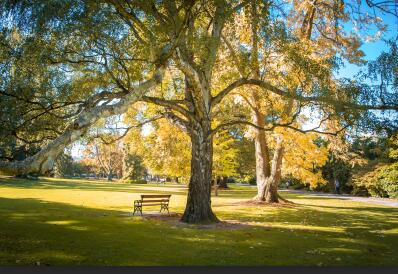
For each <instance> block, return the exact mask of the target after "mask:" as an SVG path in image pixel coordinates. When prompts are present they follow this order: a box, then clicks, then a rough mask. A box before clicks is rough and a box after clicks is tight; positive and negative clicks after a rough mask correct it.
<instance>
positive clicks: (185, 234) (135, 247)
mask: <svg viewBox="0 0 398 274" xmlns="http://www.w3.org/2000/svg"><path fill="white" fill-rule="evenodd" d="M254 192H255V190H254V189H253V188H250V187H236V186H232V188H231V190H223V191H220V193H219V196H218V197H214V198H213V202H212V204H213V209H214V211H215V213H216V214H217V216H218V217H219V218H220V219H221V220H222V221H225V223H223V224H220V225H217V226H214V225H212V226H193V225H186V224H181V223H179V222H178V221H176V220H173V218H170V219H171V221H170V220H166V221H165V220H157V219H155V218H142V217H132V216H131V210H132V204H133V200H134V199H136V198H138V197H139V194H149V193H169V194H172V197H171V202H170V209H171V212H176V213H182V212H183V209H184V206H185V200H186V188H185V187H183V186H178V185H169V186H167V185H166V186H156V185H151V184H149V185H128V184H122V183H116V182H111V183H108V182H99V181H85V180H66V179H49V178H41V179H40V180H39V181H27V180H15V179H5V178H0V220H1V221H0V265H32V264H35V263H37V262H40V264H41V265H46V264H48V265H325V266H326V265H328V266H330V265H333V266H334V265H362V266H368V265H388V266H391V265H398V209H397V208H392V207H384V206H379V205H374V204H365V203H359V202H353V201H347V200H339V199H326V198H321V197H317V198H314V197H309V196H306V195H301V194H300V195H298V194H289V193H284V194H283V196H284V197H285V198H287V199H289V200H291V201H293V202H294V203H295V205H293V206H292V207H275V206H258V205H247V204H242V203H240V202H242V201H245V200H247V199H248V198H251V197H252V196H254ZM156 209H157V208H154V209H146V210H145V208H144V213H145V211H148V210H149V211H154V210H156Z"/></svg>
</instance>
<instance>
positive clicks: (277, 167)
mask: <svg viewBox="0 0 398 274" xmlns="http://www.w3.org/2000/svg"><path fill="white" fill-rule="evenodd" d="M283 151H284V147H283V141H282V139H281V138H278V139H277V144H276V148H275V152H274V157H273V159H272V168H271V175H270V176H269V177H268V180H267V186H266V188H265V201H266V202H267V203H278V202H279V199H278V196H279V195H278V185H279V183H280V181H281V173H282V159H283Z"/></svg>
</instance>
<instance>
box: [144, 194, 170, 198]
mask: <svg viewBox="0 0 398 274" xmlns="http://www.w3.org/2000/svg"><path fill="white" fill-rule="evenodd" d="M170 196H171V195H141V199H144V198H167V197H168V198H170Z"/></svg>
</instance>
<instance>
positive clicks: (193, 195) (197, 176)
mask: <svg viewBox="0 0 398 274" xmlns="http://www.w3.org/2000/svg"><path fill="white" fill-rule="evenodd" d="M190 137H191V143H192V159H191V178H190V181H189V190H188V197H187V205H186V208H185V212H184V214H183V216H182V219H181V220H182V221H183V222H186V223H193V224H197V223H212V222H217V221H218V219H217V217H216V216H215V215H214V213H213V211H212V209H211V179H212V165H213V141H212V137H211V135H210V121H206V122H205V123H202V124H200V125H199V124H197V125H195V126H194V127H192V128H191V129H190Z"/></svg>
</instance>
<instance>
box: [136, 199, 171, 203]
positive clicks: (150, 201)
mask: <svg viewBox="0 0 398 274" xmlns="http://www.w3.org/2000/svg"><path fill="white" fill-rule="evenodd" d="M138 201H139V202H140V203H155V202H158V203H160V202H168V201H169V200H165V199H163V200H138Z"/></svg>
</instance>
